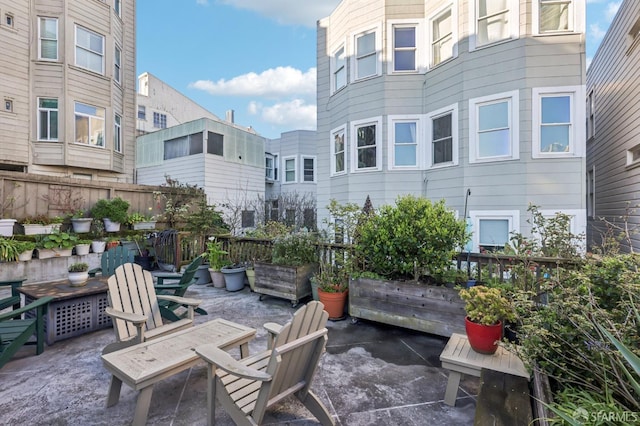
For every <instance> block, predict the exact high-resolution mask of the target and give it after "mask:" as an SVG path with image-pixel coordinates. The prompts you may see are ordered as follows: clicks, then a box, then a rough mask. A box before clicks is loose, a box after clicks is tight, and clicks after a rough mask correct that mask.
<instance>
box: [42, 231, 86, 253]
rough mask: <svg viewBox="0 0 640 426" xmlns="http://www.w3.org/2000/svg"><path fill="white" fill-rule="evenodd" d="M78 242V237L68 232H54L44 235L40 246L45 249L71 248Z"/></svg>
mask: <svg viewBox="0 0 640 426" xmlns="http://www.w3.org/2000/svg"><path fill="white" fill-rule="evenodd" d="M77 242H78V237H77V236H76V235H73V234H68V233H66V232H54V233H51V234H48V235H45V236H43V237H42V240H41V241H40V247H41V248H45V249H56V248H59V249H71V248H73V247H74V246H75V245H76V244H77Z"/></svg>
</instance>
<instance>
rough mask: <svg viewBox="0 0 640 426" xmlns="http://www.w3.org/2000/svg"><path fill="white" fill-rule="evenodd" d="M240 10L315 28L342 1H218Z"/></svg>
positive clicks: (282, 21)
mask: <svg viewBox="0 0 640 426" xmlns="http://www.w3.org/2000/svg"><path fill="white" fill-rule="evenodd" d="M217 1H218V3H223V4H227V5H230V6H233V7H236V8H238V9H248V10H252V11H254V12H257V13H259V14H261V15H264V16H266V17H267V18H269V19H273V20H275V21H277V22H279V23H281V24H293V25H304V26H307V27H312V28H314V27H315V26H316V21H317V20H318V19H320V18H324V17H325V16H329V15H330V14H331V12H332V11H333V9H335V7H336V6H337V5H338V3H340V1H341V0H311V1H309V0H307V1H301V0H217Z"/></svg>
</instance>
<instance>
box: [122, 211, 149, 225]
mask: <svg viewBox="0 0 640 426" xmlns="http://www.w3.org/2000/svg"><path fill="white" fill-rule="evenodd" d="M152 220H153V218H152V217H151V216H145V215H143V214H141V213H137V212H136V213H131V214H130V215H128V216H127V220H126V221H125V222H124V224H125V225H133V224H135V223H140V222H151V221H152Z"/></svg>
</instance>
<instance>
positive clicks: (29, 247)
mask: <svg viewBox="0 0 640 426" xmlns="http://www.w3.org/2000/svg"><path fill="white" fill-rule="evenodd" d="M16 248H17V249H18V252H19V253H24V252H25V251H33V250H34V249H35V248H36V243H35V242H33V241H16Z"/></svg>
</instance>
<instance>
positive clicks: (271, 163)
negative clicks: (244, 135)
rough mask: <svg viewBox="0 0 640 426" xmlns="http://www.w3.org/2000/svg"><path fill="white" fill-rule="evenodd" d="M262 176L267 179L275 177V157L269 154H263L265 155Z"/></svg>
mask: <svg viewBox="0 0 640 426" xmlns="http://www.w3.org/2000/svg"><path fill="white" fill-rule="evenodd" d="M264 177H265V179H267V180H269V181H273V180H275V179H276V177H275V158H274V156H273V155H271V154H265V157H264Z"/></svg>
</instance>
